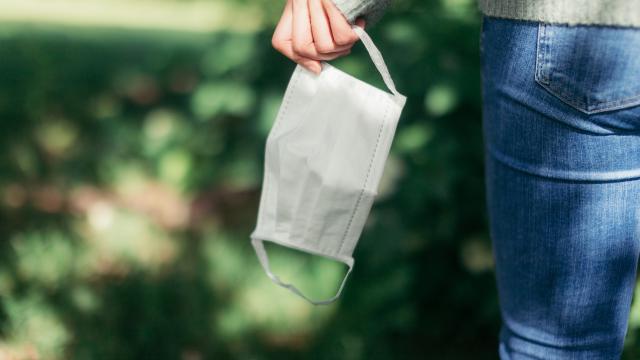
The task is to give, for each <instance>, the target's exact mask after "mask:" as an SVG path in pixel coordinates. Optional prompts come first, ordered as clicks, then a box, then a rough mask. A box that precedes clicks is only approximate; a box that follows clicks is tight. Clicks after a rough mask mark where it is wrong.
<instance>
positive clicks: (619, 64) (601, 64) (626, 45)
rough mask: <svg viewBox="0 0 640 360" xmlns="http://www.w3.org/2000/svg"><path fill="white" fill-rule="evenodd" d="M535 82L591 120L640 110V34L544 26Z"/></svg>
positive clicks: (601, 28) (636, 31)
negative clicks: (614, 112) (615, 112)
mask: <svg viewBox="0 0 640 360" xmlns="http://www.w3.org/2000/svg"><path fill="white" fill-rule="evenodd" d="M535 80H536V82H537V83H538V84H540V85H541V86H543V87H544V88H545V89H546V90H548V91H549V92H550V93H551V94H553V95H554V96H556V97H557V98H559V99H560V100H562V101H563V102H565V103H567V104H568V105H570V106H572V107H574V108H576V109H578V110H580V111H582V112H583V113H586V114H595V113H600V112H605V111H612V110H620V109H625V108H629V107H632V106H637V105H640V29H634V28H620V27H604V26H564V25H551V24H545V23H540V24H539V27H538V43H537V50H536V72H535Z"/></svg>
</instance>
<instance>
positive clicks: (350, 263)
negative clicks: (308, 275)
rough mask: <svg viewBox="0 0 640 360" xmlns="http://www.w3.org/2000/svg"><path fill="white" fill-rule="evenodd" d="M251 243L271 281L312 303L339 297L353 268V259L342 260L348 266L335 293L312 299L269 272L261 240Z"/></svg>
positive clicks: (329, 300) (320, 303) (332, 300)
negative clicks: (328, 296)
mask: <svg viewBox="0 0 640 360" xmlns="http://www.w3.org/2000/svg"><path fill="white" fill-rule="evenodd" d="M251 245H253V248H254V249H255V251H256V255H258V260H260V265H262V268H263V269H264V271H265V272H266V273H267V276H269V278H270V279H271V281H273V282H274V283H276V284H278V285H280V286H282V287H283V288H285V289H288V290H289V291H291V292H293V293H294V294H296V295H298V296H300V297H301V298H303V299H305V300H307V301H308V302H310V303H312V304H313V305H328V304H331V303H332V302H334V301H336V300H337V299H338V298H339V297H340V294H341V293H342V289H343V288H344V285H345V284H346V282H347V278H348V277H349V274H351V270H352V269H353V263H354V261H353V259H349V261H346V262H344V263H345V264H346V265H347V266H348V267H349V270H347V273H346V274H345V275H344V278H343V279H342V283H341V284H340V288H338V291H337V292H336V294H335V295H334V296H332V297H331V298H329V299H326V300H314V299H311V298H309V297H307V296H306V295H304V294H303V293H302V291H300V290H299V289H298V288H297V287H295V285H293V284H290V283H286V282H284V281H282V280H280V278H279V277H278V276H277V275H275V274H274V273H273V272H271V267H270V266H269V256H268V255H267V252H266V250H265V248H264V244H263V241H262V240H260V239H256V238H253V239H251Z"/></svg>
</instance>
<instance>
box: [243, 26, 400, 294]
mask: <svg viewBox="0 0 640 360" xmlns="http://www.w3.org/2000/svg"><path fill="white" fill-rule="evenodd" d="M353 30H354V31H355V32H356V34H357V35H358V36H359V37H360V40H361V41H362V43H363V44H364V45H365V47H366V49H367V51H368V52H369V55H370V57H371V59H372V60H373V63H374V64H375V66H376V68H377V70H378V71H379V72H380V74H381V75H382V78H383V80H384V83H385V84H386V86H387V87H388V88H389V90H390V91H391V93H388V92H386V91H382V90H380V89H378V88H376V87H374V86H371V85H369V84H367V83H365V82H363V81H361V80H358V79H356V78H355V77H352V76H351V75H348V74H346V73H344V72H342V71H340V70H338V69H337V68H335V67H333V66H331V65H330V64H328V63H322V71H321V72H320V74H319V75H315V74H313V73H311V72H309V71H308V70H306V69H304V68H303V67H301V66H299V65H298V66H297V67H296V69H295V71H294V72H293V75H292V77H291V80H290V81H289V85H288V86H287V90H286V92H285V95H284V99H283V102H282V105H281V106H280V109H279V111H278V115H277V117H276V120H275V122H274V125H273V127H272V128H271V130H270V132H269V136H268V137H267V144H266V153H265V164H264V179H263V183H262V194H261V198H260V208H259V211H258V220H257V225H256V228H255V230H254V231H253V232H252V233H251V243H252V245H253V247H254V249H255V251H256V255H257V256H258V259H259V261H260V263H261V265H262V267H263V268H264V270H265V272H266V273H267V275H268V276H269V278H271V280H272V281H274V282H275V283H276V284H278V285H280V286H283V287H285V288H287V289H289V290H291V291H293V292H294V293H295V294H297V295H299V296H301V297H303V298H304V299H306V300H308V301H309V302H311V303H313V304H329V303H331V302H333V301H335V300H336V299H338V298H339V296H340V293H341V292H342V289H343V288H344V285H345V283H346V281H347V278H348V277H349V274H350V273H351V270H352V269H353V265H354V259H353V257H352V254H353V251H354V249H355V247H356V244H357V242H358V239H359V238H360V234H361V233H362V229H363V227H364V224H365V221H366V219H367V217H368V215H369V211H370V210H371V206H372V204H373V200H374V197H375V196H376V194H377V189H378V183H379V182H380V178H381V176H382V171H383V168H384V164H385V161H386V159H387V157H388V155H389V148H390V147H391V142H392V140H393V137H394V134H395V130H396V125H397V123H398V119H399V117H400V113H401V112H402V108H403V107H404V104H405V101H406V98H405V97H404V96H403V95H402V94H400V93H399V92H398V91H397V90H396V88H395V85H394V83H393V80H392V79H391V76H390V75H389V71H388V70H387V67H386V65H385V63H384V60H383V59H382V55H381V54H380V52H379V51H378V49H377V48H376V47H375V45H374V44H373V42H372V41H371V38H370V37H369V36H368V35H367V33H366V32H365V31H364V30H363V29H362V28H360V27H358V26H355V25H354V26H353ZM264 241H269V242H272V243H276V244H279V245H282V246H285V247H289V248H293V249H296V250H300V251H303V252H306V253H309V254H313V255H318V256H323V257H326V258H329V259H333V260H337V261H340V262H342V263H344V264H346V265H347V266H348V270H347V272H346V274H345V275H344V278H343V279H342V282H341V284H340V286H339V288H338V291H337V293H336V294H335V295H334V296H333V297H331V298H329V299H325V300H314V299H311V298H309V297H308V296H306V295H305V294H303V293H302V292H301V291H300V290H299V289H298V288H297V287H296V286H295V285H293V284H289V283H285V282H283V281H282V280H281V279H280V278H279V277H278V276H277V275H275V274H274V273H273V272H272V271H271V269H270V266H269V258H268V256H267V253H266V251H265V248H264V244H263V242H264Z"/></svg>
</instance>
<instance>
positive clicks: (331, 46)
mask: <svg viewBox="0 0 640 360" xmlns="http://www.w3.org/2000/svg"><path fill="white" fill-rule="evenodd" d="M356 25H358V26H360V27H362V28H364V26H365V21H364V19H358V20H356ZM356 41H358V35H356V33H355V32H354V31H353V30H352V29H351V25H350V24H349V22H348V21H347V19H346V18H345V17H344V15H342V13H341V12H340V10H339V9H338V8H337V7H336V6H335V5H334V4H333V2H332V1H331V0H287V3H286V5H285V7H284V12H283V13H282V17H281V18H280V21H279V22H278V26H277V27H276V30H275V31H274V33H273V38H272V39H271V44H272V45H273V47H274V48H275V49H276V50H278V51H279V52H281V53H282V54H284V56H286V57H288V58H289V59H291V60H293V61H294V62H296V63H298V64H300V65H302V66H304V67H305V68H307V69H308V70H310V71H312V72H314V73H316V74H319V73H320V71H321V70H322V66H321V65H320V61H327V60H333V59H335V58H338V57H340V56H344V55H347V54H349V53H350V52H351V47H352V46H353V44H354V43H355V42H356Z"/></svg>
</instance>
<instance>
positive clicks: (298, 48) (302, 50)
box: [293, 45, 313, 58]
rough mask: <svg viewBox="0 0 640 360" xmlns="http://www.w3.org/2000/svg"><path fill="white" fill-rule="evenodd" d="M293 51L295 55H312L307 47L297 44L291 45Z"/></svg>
mask: <svg viewBox="0 0 640 360" xmlns="http://www.w3.org/2000/svg"><path fill="white" fill-rule="evenodd" d="M293 52H294V53H296V55H298V56H301V57H306V58H308V57H312V56H313V53H312V52H311V51H309V49H308V48H306V47H304V46H299V45H293Z"/></svg>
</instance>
